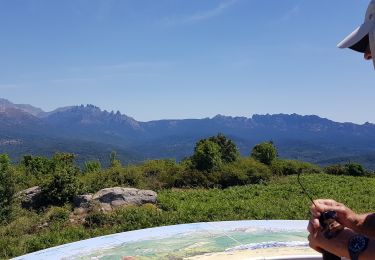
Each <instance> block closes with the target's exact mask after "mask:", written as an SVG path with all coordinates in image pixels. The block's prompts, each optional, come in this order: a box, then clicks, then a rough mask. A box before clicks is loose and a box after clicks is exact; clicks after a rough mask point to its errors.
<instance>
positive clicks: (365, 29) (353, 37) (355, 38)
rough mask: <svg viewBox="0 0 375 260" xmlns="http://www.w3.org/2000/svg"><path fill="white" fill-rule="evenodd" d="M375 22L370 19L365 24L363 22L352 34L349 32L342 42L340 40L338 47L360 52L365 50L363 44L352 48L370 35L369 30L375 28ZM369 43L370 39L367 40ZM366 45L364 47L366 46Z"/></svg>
mask: <svg viewBox="0 0 375 260" xmlns="http://www.w3.org/2000/svg"><path fill="white" fill-rule="evenodd" d="M373 27H374V22H373V21H369V22H366V23H364V24H362V25H361V26H360V27H358V28H357V29H355V30H354V32H352V33H351V34H349V35H348V36H347V37H346V38H345V39H344V40H343V41H342V42H340V43H339V44H338V45H337V47H339V48H342V49H344V48H351V49H354V50H356V51H359V52H364V51H365V50H363V49H362V45H363V44H360V45H361V47H359V48H352V47H353V46H355V45H356V44H358V43H360V42H361V41H362V40H364V38H365V37H366V36H368V34H369V32H370V31H371V30H372V29H373ZM367 43H368V41H367ZM366 47H367V46H365V47H364V48H366Z"/></svg>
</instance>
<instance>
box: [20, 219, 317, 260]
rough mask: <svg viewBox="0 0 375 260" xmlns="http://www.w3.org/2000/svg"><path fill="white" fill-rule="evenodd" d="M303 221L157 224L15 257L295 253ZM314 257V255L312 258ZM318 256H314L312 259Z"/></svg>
mask: <svg viewBox="0 0 375 260" xmlns="http://www.w3.org/2000/svg"><path fill="white" fill-rule="evenodd" d="M306 225H307V221H282V220H281V221H228V222H207V223H195V224H183V225H175V226H166V227H157V228H150V229H143V230H137V231H130V232H124V233H119V234H114V235H108V236H103V237H97V238H92V239H88V240H83V241H79V242H75V243H70V244H66V245H62V246H58V247H54V248H49V249H46V250H42V251H39V252H35V253H32V254H28V255H24V256H20V257H18V258H15V259H38V260H39V259H103V260H104V259H105V260H112V259H113V260H114V259H116V260H118V259H124V260H132V259H134V260H135V259H137V260H138V259H202V260H203V259H228V258H229V257H230V259H255V258H262V259H265V257H271V256H283V255H300V256H302V255H303V256H304V255H306V256H311V257H318V255H317V254H315V253H314V252H313V251H312V250H311V249H309V247H308V242H307V231H306ZM314 259H315V258H314ZM316 259H318V258H316Z"/></svg>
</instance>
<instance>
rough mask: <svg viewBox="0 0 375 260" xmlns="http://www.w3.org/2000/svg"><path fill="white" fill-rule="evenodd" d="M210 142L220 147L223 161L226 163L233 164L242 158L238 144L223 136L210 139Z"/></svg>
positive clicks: (219, 135)
mask: <svg viewBox="0 0 375 260" xmlns="http://www.w3.org/2000/svg"><path fill="white" fill-rule="evenodd" d="M208 140H210V141H212V142H214V143H216V144H218V145H219V146H220V153H221V160H222V161H223V162H224V163H231V162H234V161H236V160H237V159H238V158H239V157H240V152H239V151H238V148H237V146H236V144H235V143H234V142H233V141H232V140H230V139H229V138H227V137H226V136H225V135H223V134H218V135H217V136H213V137H210V138H209V139H208Z"/></svg>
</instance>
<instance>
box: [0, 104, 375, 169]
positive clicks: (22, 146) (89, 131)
mask: <svg viewBox="0 0 375 260" xmlns="http://www.w3.org/2000/svg"><path fill="white" fill-rule="evenodd" d="M218 133H223V134H225V135H226V136H228V137H229V138H231V139H233V140H234V141H235V142H236V144H237V145H238V147H239V149H240V151H241V153H242V154H243V155H248V154H249V153H250V151H251V149H252V147H253V146H254V145H255V144H257V143H259V142H263V141H269V140H272V141H273V142H274V143H275V145H276V146H277V147H278V150H279V155H280V156H281V157H284V158H290V159H298V160H304V161H309V162H314V163H318V164H322V165H325V164H332V163H346V162H348V161H356V162H359V163H362V164H363V165H364V166H366V167H367V168H369V169H375V125H374V124H370V123H365V124H363V125H358V124H353V123H338V122H334V121H331V120H328V119H325V118H320V117H318V116H315V115H311V116H301V115H297V114H292V115H286V114H276V115H268V114H267V115H253V116H252V117H250V118H247V117H227V116H222V115H217V116H215V117H213V118H204V119H181V120H158V121H150V122H139V121H137V120H135V119H133V118H131V117H129V116H126V115H124V114H121V113H120V112H119V111H117V112H108V111H103V110H101V109H100V108H98V107H96V106H93V105H87V106H83V105H81V106H71V107H64V108H59V109H56V110H54V111H52V112H45V111H43V110H42V109H40V108H36V107H33V106H31V105H28V104H22V105H19V104H13V103H12V102H10V101H8V100H6V99H0V153H8V154H10V156H11V157H12V159H14V160H19V159H20V158H21V156H22V155H25V154H34V155H47V156H48V155H51V154H53V153H54V152H56V151H64V152H72V153H75V154H76V155H77V160H78V161H79V162H83V161H85V160H89V159H99V160H101V161H102V162H104V163H106V162H107V161H108V156H109V153H110V152H111V151H113V150H115V151H117V153H118V155H119V158H120V159H121V160H122V161H123V162H137V161H142V160H145V159H157V158H175V159H177V160H180V159H182V158H184V157H186V156H190V155H191V154H192V151H193V149H194V145H195V143H196V142H197V141H198V140H199V139H201V138H205V137H208V136H212V135H216V134H218Z"/></svg>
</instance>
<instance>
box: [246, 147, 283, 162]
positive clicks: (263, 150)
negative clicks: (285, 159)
mask: <svg viewBox="0 0 375 260" xmlns="http://www.w3.org/2000/svg"><path fill="white" fill-rule="evenodd" d="M251 157H253V158H254V159H255V160H258V161H260V162H261V163H264V164H267V165H270V164H271V163H272V161H273V160H275V159H276V157H277V150H276V147H275V146H274V145H273V143H272V142H265V143H261V144H257V145H256V146H254V148H253V150H252V152H251Z"/></svg>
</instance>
